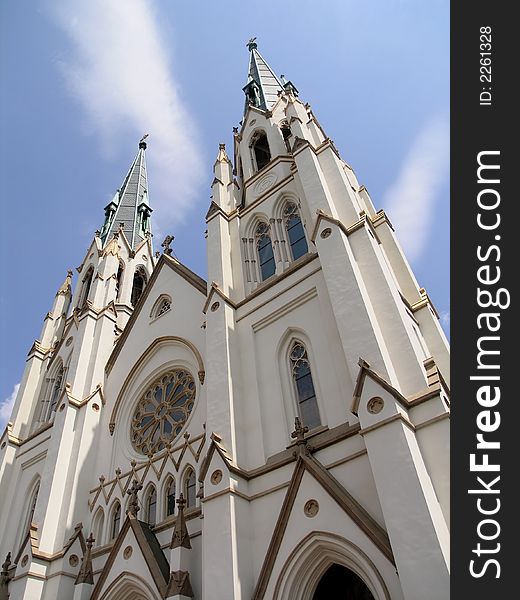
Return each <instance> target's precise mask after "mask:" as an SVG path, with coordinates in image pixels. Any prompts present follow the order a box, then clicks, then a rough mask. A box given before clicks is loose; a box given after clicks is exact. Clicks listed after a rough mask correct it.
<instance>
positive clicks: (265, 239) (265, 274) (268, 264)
mask: <svg viewBox="0 0 520 600" xmlns="http://www.w3.org/2000/svg"><path fill="white" fill-rule="evenodd" d="M255 241H256V250H257V252H258V266H259V269H260V278H261V280H262V281H265V280H266V279H268V278H269V277H271V276H272V275H274V274H275V271H276V265H275V262H274V254H273V243H272V241H271V228H270V227H269V225H268V224H267V223H264V222H262V223H259V224H258V226H257V228H256V231H255Z"/></svg>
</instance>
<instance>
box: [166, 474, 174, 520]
mask: <svg viewBox="0 0 520 600" xmlns="http://www.w3.org/2000/svg"><path fill="white" fill-rule="evenodd" d="M174 512H175V481H174V480H172V481H171V483H170V485H169V486H168V488H167V490H166V516H167V517H169V516H170V515H173V513H174Z"/></svg>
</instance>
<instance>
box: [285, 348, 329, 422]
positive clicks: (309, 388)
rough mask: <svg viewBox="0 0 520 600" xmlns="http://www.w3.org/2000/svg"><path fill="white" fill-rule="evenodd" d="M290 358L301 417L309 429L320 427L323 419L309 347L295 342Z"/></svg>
mask: <svg viewBox="0 0 520 600" xmlns="http://www.w3.org/2000/svg"><path fill="white" fill-rule="evenodd" d="M289 358H290V362H291V374H292V378H293V381H294V386H295V391H296V399H297V402H298V412H299V415H300V418H301V420H302V422H303V424H304V425H307V427H308V428H309V429H312V428H314V427H318V426H319V425H321V419H320V413H319V410H318V401H317V399H316V392H315V390H314V383H313V381H312V373H311V365H310V362H309V357H308V355H307V349H306V348H305V346H304V345H303V344H302V343H301V342H294V344H293V345H292V346H291V351H290V353H289Z"/></svg>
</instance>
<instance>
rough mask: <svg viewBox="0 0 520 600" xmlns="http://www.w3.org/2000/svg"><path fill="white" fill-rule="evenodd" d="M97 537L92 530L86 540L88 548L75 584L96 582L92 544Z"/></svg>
mask: <svg viewBox="0 0 520 600" xmlns="http://www.w3.org/2000/svg"><path fill="white" fill-rule="evenodd" d="M95 541H96V540H95V538H94V536H93V535H92V532H90V535H89V536H88V538H87V539H86V540H85V542H86V544H87V549H86V550H85V554H84V555H83V558H82V561H81V568H80V570H79V573H78V576H77V577H76V581H75V582H74V585H78V584H80V583H88V584H90V585H93V584H94V571H93V568H92V546H93V545H94V542H95Z"/></svg>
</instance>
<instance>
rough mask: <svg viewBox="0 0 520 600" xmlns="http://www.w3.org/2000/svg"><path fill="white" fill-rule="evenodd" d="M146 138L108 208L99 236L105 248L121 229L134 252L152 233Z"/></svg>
mask: <svg viewBox="0 0 520 600" xmlns="http://www.w3.org/2000/svg"><path fill="white" fill-rule="evenodd" d="M147 137H148V135H145V136H143V137H142V139H141V140H140V142H139V150H138V152H137V155H136V157H135V159H134V162H133V163H132V166H131V167H130V170H129V171H128V173H127V175H126V177H125V179H124V181H123V185H122V186H121V188H120V189H119V190H117V192H116V193H115V195H114V197H113V199H112V201H111V202H110V203H109V204H107V206H105V223H104V225H103V229H102V230H101V233H100V237H101V241H102V242H103V245H105V244H106V243H107V242H108V241H109V240H110V239H111V237H112V235H113V234H114V233H116V232H118V231H121V229H122V230H123V231H124V234H125V236H126V239H127V240H128V242H129V244H130V247H131V248H132V250H135V249H136V248H137V247H138V246H139V244H140V243H141V242H142V241H143V240H144V239H145V238H146V237H147V235H149V234H150V232H151V223H150V215H151V213H152V209H151V208H150V206H149V204H148V177H147V173H146V160H145V150H146V142H145V139H146V138H147Z"/></svg>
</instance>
